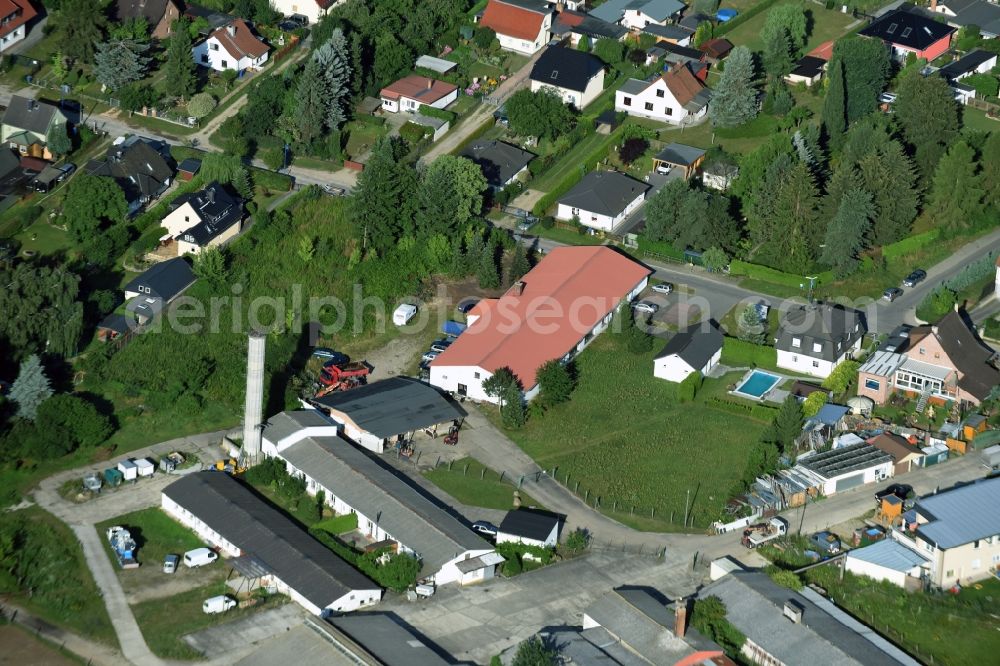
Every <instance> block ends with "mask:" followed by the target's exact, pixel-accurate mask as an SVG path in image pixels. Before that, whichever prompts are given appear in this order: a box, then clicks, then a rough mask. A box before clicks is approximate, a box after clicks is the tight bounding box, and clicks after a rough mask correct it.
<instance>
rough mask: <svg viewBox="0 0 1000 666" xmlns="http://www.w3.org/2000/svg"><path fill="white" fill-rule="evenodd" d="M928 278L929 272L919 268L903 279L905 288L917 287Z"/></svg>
mask: <svg viewBox="0 0 1000 666" xmlns="http://www.w3.org/2000/svg"><path fill="white" fill-rule="evenodd" d="M926 277H927V271H925V270H923V269H921V268H918V269H917V270H915V271H913V272H912V273H910V274H909V275H907V276H906V278H904V279H903V286H904V287H916V286H917V285H918V284H920V283H921V282H923V281H924V279H925V278H926Z"/></svg>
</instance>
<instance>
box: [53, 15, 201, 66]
mask: <svg viewBox="0 0 1000 666" xmlns="http://www.w3.org/2000/svg"><path fill="white" fill-rule="evenodd" d="M50 21H51V24H52V25H53V27H54V28H55V32H56V35H57V38H58V43H59V45H60V48H61V49H62V53H64V54H65V55H66V56H67V57H69V58H73V59H74V60H82V61H83V62H91V60H93V58H94V49H95V48H96V47H97V45H98V44H100V43H101V41H102V40H103V38H104V28H105V26H107V24H108V19H107V18H106V16H105V14H104V7H103V6H102V5H101V3H100V1H99V0H63V1H62V2H60V3H59V11H57V12H53V14H52V17H51V18H50ZM190 58H191V56H190V54H189V55H188V59H189V60H190Z"/></svg>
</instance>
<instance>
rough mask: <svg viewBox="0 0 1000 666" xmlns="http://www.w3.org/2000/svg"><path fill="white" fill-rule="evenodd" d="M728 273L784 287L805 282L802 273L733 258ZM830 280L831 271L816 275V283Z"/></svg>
mask: <svg viewBox="0 0 1000 666" xmlns="http://www.w3.org/2000/svg"><path fill="white" fill-rule="evenodd" d="M729 274H730V275H744V276H746V277H748V278H752V279H755V280H761V281H763V282H770V283H771V284H780V285H784V286H786V287H800V286H802V285H803V284H804V283H806V282H807V280H806V278H805V276H803V275H796V274H794V273H785V272H784V271H779V270H777V269H775V268H770V267H768V266H761V265H759V264H751V263H749V262H746V261H741V260H739V259H733V260H732V261H731V262H730V263H729ZM832 280H833V272H832V271H823V272H822V273H818V274H817V275H816V284H817V285H821V284H824V283H826V282H830V281H832Z"/></svg>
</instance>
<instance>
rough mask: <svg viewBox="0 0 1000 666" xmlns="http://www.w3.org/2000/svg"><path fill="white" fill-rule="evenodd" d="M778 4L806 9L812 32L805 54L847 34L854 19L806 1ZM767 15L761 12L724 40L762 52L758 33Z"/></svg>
mask: <svg viewBox="0 0 1000 666" xmlns="http://www.w3.org/2000/svg"><path fill="white" fill-rule="evenodd" d="M778 4H779V5H785V4H798V5H802V6H804V7H805V8H806V17H807V19H808V20H809V23H810V28H811V30H812V32H811V33H810V35H809V39H808V41H807V43H806V48H805V49H804V51H805V52H807V53H808V52H809V51H810V50H811V49H814V48H816V47H817V46H819V45H820V44H822V43H823V42H827V41H830V40H832V39H837V38H838V37H840V36H842V35H844V34H845V33H846V32H847V26H848V25H850V24H851V23H853V22H854V17H853V16H851V15H850V14H841V13H840V12H839V11H834V10H830V9H826V8H824V7H823V6H821V5H818V4H816V3H813V2H808V1H807V0H791V1H790V2H779V3H778ZM768 14H769V12H766V11H764V12H761V13H760V14H757V15H756V16H754V17H753V18H751V19H750V20H749V21H747V22H746V23H742V24H740V25H738V26H736V27H735V28H733V30H732V31H730V32H727V33H726V35H725V37H726V39H728V40H729V41H731V42H732V43H733V44H736V45H737V46H746V47H749V48H750V50H751V51H761V50H763V48H764V42H763V40H762V39H761V37H760V31H761V28H763V27H764V22H765V21H766V20H767V16H768Z"/></svg>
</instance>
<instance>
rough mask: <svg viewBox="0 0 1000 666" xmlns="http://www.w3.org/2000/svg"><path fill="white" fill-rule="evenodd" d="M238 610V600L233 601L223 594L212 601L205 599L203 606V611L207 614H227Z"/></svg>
mask: <svg viewBox="0 0 1000 666" xmlns="http://www.w3.org/2000/svg"><path fill="white" fill-rule="evenodd" d="M233 608H236V599H232V598H230V597H227V596H226V595H224V594H222V595H219V596H217V597H212V598H211V599H205V601H204V602H203V603H202V604H201V610H202V611H204V612H205V613H209V614H212V613H225V612H226V611H227V610H232V609H233Z"/></svg>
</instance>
